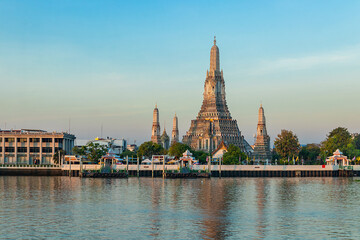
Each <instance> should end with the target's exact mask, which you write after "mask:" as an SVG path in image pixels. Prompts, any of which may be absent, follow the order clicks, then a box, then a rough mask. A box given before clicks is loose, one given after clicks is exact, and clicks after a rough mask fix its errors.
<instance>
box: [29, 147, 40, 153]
mask: <svg viewBox="0 0 360 240" xmlns="http://www.w3.org/2000/svg"><path fill="white" fill-rule="evenodd" d="M30 152H31V153H38V152H40V148H39V147H31V148H30Z"/></svg>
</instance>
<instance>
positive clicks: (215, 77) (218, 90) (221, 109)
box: [182, 38, 251, 152]
mask: <svg viewBox="0 0 360 240" xmlns="http://www.w3.org/2000/svg"><path fill="white" fill-rule="evenodd" d="M182 141H183V143H185V144H187V145H189V146H191V148H193V149H196V150H203V151H206V152H212V151H213V150H214V149H216V148H217V146H218V145H219V144H220V143H221V142H222V141H224V143H225V144H226V145H228V146H229V145H230V144H234V145H235V146H238V147H240V149H241V150H242V151H244V152H247V148H246V147H250V145H249V144H247V143H246V141H245V139H244V137H243V136H242V135H241V132H240V130H239V128H238V124H237V122H236V120H234V119H232V117H231V115H230V112H229V109H228V107H227V104H226V98H225V81H224V77H223V71H222V70H221V71H220V56H219V48H218V47H217V46H216V39H215V38H214V45H213V46H212V48H211V51H210V71H207V73H206V80H205V85H204V98H203V103H202V106H201V109H200V111H199V113H198V116H197V118H196V119H195V120H192V121H191V125H190V129H189V131H187V133H186V135H185V136H184V137H183V140H182ZM250 148H251V147H250Z"/></svg>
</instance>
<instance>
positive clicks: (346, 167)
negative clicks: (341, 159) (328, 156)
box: [339, 165, 353, 170]
mask: <svg viewBox="0 0 360 240" xmlns="http://www.w3.org/2000/svg"><path fill="white" fill-rule="evenodd" d="M339 169H341V170H353V166H341V165H340V166H339Z"/></svg>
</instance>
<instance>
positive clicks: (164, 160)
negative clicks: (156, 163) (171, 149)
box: [163, 157, 165, 178]
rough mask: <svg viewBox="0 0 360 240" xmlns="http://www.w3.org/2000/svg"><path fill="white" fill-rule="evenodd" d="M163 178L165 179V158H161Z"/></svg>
mask: <svg viewBox="0 0 360 240" xmlns="http://www.w3.org/2000/svg"><path fill="white" fill-rule="evenodd" d="M163 178H165V157H163Z"/></svg>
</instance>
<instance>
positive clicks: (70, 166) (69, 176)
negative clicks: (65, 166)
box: [69, 158, 71, 177]
mask: <svg viewBox="0 0 360 240" xmlns="http://www.w3.org/2000/svg"><path fill="white" fill-rule="evenodd" d="M69 163H70V165H69V177H71V158H69Z"/></svg>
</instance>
